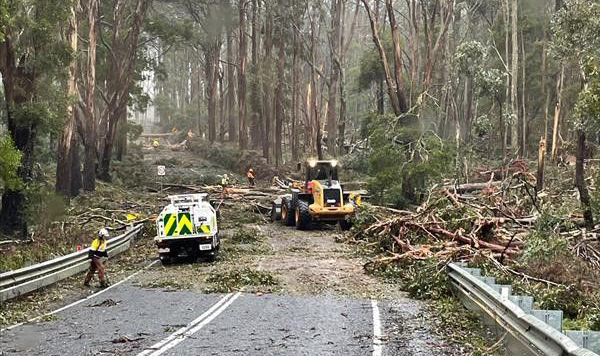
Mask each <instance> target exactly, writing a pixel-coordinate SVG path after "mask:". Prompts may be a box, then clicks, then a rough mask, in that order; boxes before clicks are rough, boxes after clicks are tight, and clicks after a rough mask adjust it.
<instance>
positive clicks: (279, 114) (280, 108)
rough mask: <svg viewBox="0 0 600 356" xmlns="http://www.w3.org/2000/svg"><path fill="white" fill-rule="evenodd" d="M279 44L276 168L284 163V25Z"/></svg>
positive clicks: (276, 93) (276, 98) (280, 26)
mask: <svg viewBox="0 0 600 356" xmlns="http://www.w3.org/2000/svg"><path fill="white" fill-rule="evenodd" d="M279 10H280V16H283V13H284V9H283V6H281V5H280V6H279ZM278 27H279V34H278V36H277V42H278V45H279V46H278V47H279V58H278V60H277V88H276V89H275V166H277V167H279V166H280V165H281V164H282V163H283V154H282V128H283V104H284V103H283V82H284V80H285V74H284V71H283V70H284V67H285V42H284V40H283V36H284V33H285V32H284V29H283V24H282V23H281V22H280V24H279V26H278Z"/></svg>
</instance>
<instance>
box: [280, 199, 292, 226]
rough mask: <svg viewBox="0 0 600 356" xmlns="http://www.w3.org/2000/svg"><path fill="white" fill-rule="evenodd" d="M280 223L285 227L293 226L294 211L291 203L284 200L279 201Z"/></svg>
mask: <svg viewBox="0 0 600 356" xmlns="http://www.w3.org/2000/svg"><path fill="white" fill-rule="evenodd" d="M281 221H282V222H283V224H284V225H285V226H293V225H294V210H293V209H292V202H291V201H289V200H288V199H286V198H283V199H281Z"/></svg>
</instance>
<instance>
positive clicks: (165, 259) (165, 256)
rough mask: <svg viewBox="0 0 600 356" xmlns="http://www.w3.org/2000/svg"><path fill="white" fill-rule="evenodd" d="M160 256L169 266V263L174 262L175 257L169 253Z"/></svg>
mask: <svg viewBox="0 0 600 356" xmlns="http://www.w3.org/2000/svg"><path fill="white" fill-rule="evenodd" d="M158 258H159V259H160V263H161V264H162V265H163V266H168V265H172V264H173V257H171V256H169V255H167V254H160V255H158Z"/></svg>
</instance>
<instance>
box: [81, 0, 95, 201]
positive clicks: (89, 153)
mask: <svg viewBox="0 0 600 356" xmlns="http://www.w3.org/2000/svg"><path fill="white" fill-rule="evenodd" d="M88 6H89V7H88V26H89V30H88V53H87V66H86V68H85V70H86V72H85V74H86V76H85V89H86V92H85V105H84V108H85V114H84V115H85V117H84V120H85V123H84V125H83V126H84V137H83V146H84V160H83V177H82V183H83V190H85V191H88V192H92V191H94V190H96V159H97V155H96V144H97V140H98V139H97V136H96V135H97V131H96V130H97V126H96V110H95V104H94V95H95V91H96V26H97V19H98V2H97V1H96V0H90V2H89V4H88Z"/></svg>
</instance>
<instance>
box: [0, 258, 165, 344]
mask: <svg viewBox="0 0 600 356" xmlns="http://www.w3.org/2000/svg"><path fill="white" fill-rule="evenodd" d="M156 263H158V260H154V261H152V263H150V264H148V265H147V266H146V267H144V268H142V269H140V270H139V271H137V272H135V273H134V274H132V275H130V276H128V277H126V278H124V279H122V280H120V281H119V282H117V283H115V284H111V285H110V286H108V287H106V288H104V289H102V290H99V291H97V292H96V293H93V294H90V295H88V296H87V297H85V298H83V299H79V300H77V301H75V302H73V303H71V304H68V305H65V306H64V307H61V308H58V309H56V310H53V311H51V312H48V313H46V314H43V315H40V316H36V317H35V318H32V319H29V320H27V321H25V322H22V323H18V324H14V325H11V326H9V327H7V328H5V329H0V332H4V331H8V330H11V329H14V328H16V327H18V326H21V325H23V324H25V323H32V322H34V321H37V320H39V319H41V318H43V317H45V316H48V315H53V314H56V313H60V312H61V311H63V310H65V309H69V308H71V307H74V306H76V305H78V304H81V303H83V302H85V301H86V300H88V299H91V298H94V297H96V296H99V295H100V294H102V293H105V292H108V291H109V290H111V289H113V288H115V287H116V286H118V285H121V284H123V283H125V282H127V281H128V280H130V279H131V278H133V277H135V276H137V275H138V274H140V273H141V272H142V271H144V270H147V269H148V268H150V267H152V266H154V265H155V264H156Z"/></svg>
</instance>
